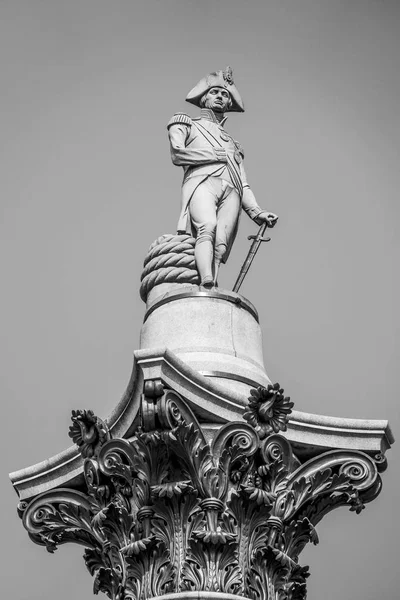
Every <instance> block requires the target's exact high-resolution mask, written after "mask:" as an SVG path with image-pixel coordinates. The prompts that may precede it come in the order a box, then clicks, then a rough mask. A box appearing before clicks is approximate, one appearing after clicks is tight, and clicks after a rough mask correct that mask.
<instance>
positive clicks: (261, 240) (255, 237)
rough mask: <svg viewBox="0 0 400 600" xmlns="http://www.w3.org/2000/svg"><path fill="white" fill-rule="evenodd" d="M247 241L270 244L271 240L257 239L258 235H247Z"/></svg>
mask: <svg viewBox="0 0 400 600" xmlns="http://www.w3.org/2000/svg"><path fill="white" fill-rule="evenodd" d="M247 239H248V240H257V242H270V241H271V238H263V237H258V235H248V236H247Z"/></svg>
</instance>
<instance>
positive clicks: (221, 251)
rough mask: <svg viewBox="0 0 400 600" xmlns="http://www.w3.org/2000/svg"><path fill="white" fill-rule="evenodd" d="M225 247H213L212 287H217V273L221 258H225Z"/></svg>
mask: <svg viewBox="0 0 400 600" xmlns="http://www.w3.org/2000/svg"><path fill="white" fill-rule="evenodd" d="M225 252H226V245H225V244H218V246H216V247H215V251H214V264H213V273H214V285H215V286H217V285H218V271H219V267H220V264H221V261H222V259H223V257H224V256H225Z"/></svg>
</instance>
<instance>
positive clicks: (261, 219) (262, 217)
mask: <svg viewBox="0 0 400 600" xmlns="http://www.w3.org/2000/svg"><path fill="white" fill-rule="evenodd" d="M278 218H279V217H278V215H276V214H274V213H272V212H268V211H267V210H263V211H262V212H260V214H259V215H257V219H256V221H257V223H258V224H259V225H261V224H262V223H267V227H270V228H272V227H274V226H275V225H276V222H277V220H278Z"/></svg>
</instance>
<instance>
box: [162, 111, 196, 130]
mask: <svg viewBox="0 0 400 600" xmlns="http://www.w3.org/2000/svg"><path fill="white" fill-rule="evenodd" d="M172 125H187V126H188V127H191V126H192V119H191V118H190V117H189V115H186V114H185V113H175V114H174V116H173V117H172V119H170V120H169V122H168V125H167V129H169V128H170V127H172Z"/></svg>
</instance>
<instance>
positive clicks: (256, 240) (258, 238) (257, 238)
mask: <svg viewBox="0 0 400 600" xmlns="http://www.w3.org/2000/svg"><path fill="white" fill-rule="evenodd" d="M267 226H268V223H267V222H265V223H263V224H262V225H261V227H260V229H259V230H258V233H257V235H249V237H248V238H247V239H248V240H253V243H252V244H251V246H250V250H249V253H248V255H247V256H246V260H245V261H244V263H243V265H242V268H241V269H240V273H239V277H238V278H237V279H236V283H235V285H234V286H233V290H232V291H233V292H238V291H239V288H240V286H241V285H242V283H243V279H244V278H245V277H246V275H247V271H248V270H249V269H250V266H251V263H252V262H253V259H254V257H255V255H256V254H257V250H258V249H259V247H260V246H261V243H262V242H269V241H270V240H271V238H265V237H263V235H264V233H265V230H266V229H267Z"/></svg>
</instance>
